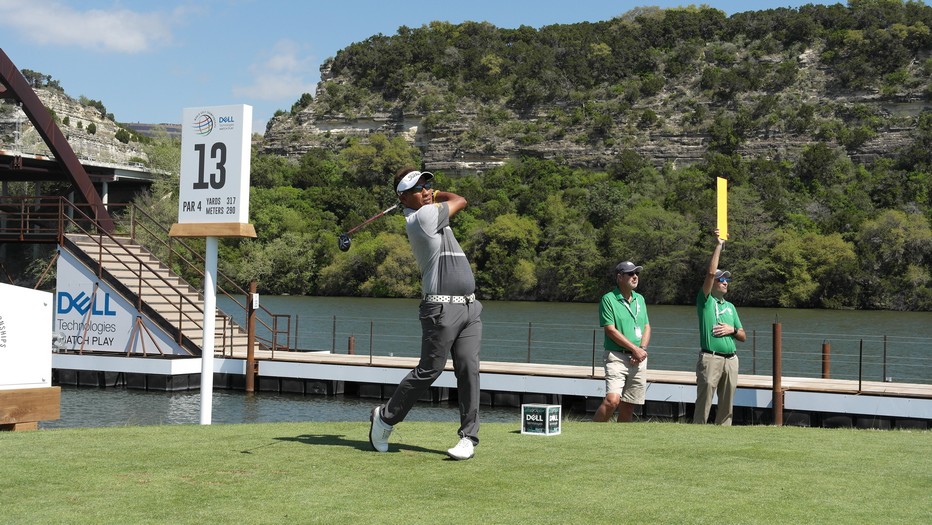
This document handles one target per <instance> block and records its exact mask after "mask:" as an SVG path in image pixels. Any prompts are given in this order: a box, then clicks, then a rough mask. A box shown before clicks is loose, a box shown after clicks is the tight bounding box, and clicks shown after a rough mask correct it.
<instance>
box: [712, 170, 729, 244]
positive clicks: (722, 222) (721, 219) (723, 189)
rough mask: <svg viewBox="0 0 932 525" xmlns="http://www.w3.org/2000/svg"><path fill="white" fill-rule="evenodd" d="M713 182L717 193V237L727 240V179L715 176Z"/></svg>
mask: <svg viewBox="0 0 932 525" xmlns="http://www.w3.org/2000/svg"><path fill="white" fill-rule="evenodd" d="M715 182H716V193H717V195H718V206H717V211H718V220H717V222H716V228H718V237H719V239H725V240H728V179H723V178H721V177H716V178H715Z"/></svg>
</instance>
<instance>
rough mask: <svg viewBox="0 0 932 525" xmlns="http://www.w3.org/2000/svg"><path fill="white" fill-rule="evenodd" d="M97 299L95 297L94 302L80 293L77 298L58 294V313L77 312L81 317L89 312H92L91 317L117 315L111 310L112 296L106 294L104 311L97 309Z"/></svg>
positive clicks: (63, 293) (66, 293)
mask: <svg viewBox="0 0 932 525" xmlns="http://www.w3.org/2000/svg"><path fill="white" fill-rule="evenodd" d="M97 306H98V305H97V298H96V297H95V298H94V300H93V301H92V300H91V298H90V297H89V296H88V295H87V294H85V293H84V292H81V293H79V294H78V295H77V296H72V295H71V294H70V293H68V292H58V313H59V314H66V313H68V312H70V311H71V310H77V312H78V313H79V314H81V315H84V314H86V313H87V310H88V309H90V310H91V315H106V316H111V315H116V314H117V313H116V311H115V310H112V309H111V308H110V294H109V293H104V308H103V310H101V309H99V308H98V307H97Z"/></svg>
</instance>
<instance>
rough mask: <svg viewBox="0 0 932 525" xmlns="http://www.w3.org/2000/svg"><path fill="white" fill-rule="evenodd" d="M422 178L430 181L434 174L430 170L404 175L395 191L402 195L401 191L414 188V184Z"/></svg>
mask: <svg viewBox="0 0 932 525" xmlns="http://www.w3.org/2000/svg"><path fill="white" fill-rule="evenodd" d="M421 178H423V179H424V180H425V181H428V180H430V179H432V178H434V174H433V173H431V172H429V171H412V172H409V173H408V174H407V175H405V176H404V177H402V179H401V180H400V181H398V186H397V187H396V188H395V191H397V192H398V194H399V195H400V194H401V192H403V191H406V190H410V189H411V188H413V187H414V185H415V184H417V181H419V180H421Z"/></svg>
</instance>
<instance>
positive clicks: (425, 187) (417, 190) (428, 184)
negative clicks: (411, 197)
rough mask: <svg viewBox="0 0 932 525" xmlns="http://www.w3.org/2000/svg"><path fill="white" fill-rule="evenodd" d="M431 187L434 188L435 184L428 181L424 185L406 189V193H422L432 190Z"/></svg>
mask: <svg viewBox="0 0 932 525" xmlns="http://www.w3.org/2000/svg"><path fill="white" fill-rule="evenodd" d="M431 186H433V182H432V181H427V182H425V183H424V184H416V185H414V186H411V187H410V188H408V189H406V190H405V191H410V192H414V193H420V192H422V191H424V190H429V189H430V188H431Z"/></svg>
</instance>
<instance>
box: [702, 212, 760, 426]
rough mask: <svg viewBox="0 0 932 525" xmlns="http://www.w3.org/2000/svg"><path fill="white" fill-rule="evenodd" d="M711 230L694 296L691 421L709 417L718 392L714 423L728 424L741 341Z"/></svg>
mask: <svg viewBox="0 0 932 525" xmlns="http://www.w3.org/2000/svg"><path fill="white" fill-rule="evenodd" d="M718 235H719V231H718V230H717V229H716V230H715V239H716V244H715V249H714V250H713V251H712V258H711V259H710V260H709V268H708V271H707V272H706V276H705V281H704V282H703V283H702V290H700V291H699V294H698V295H697V296H696V312H697V313H698V315H699V345H700V346H699V348H700V349H701V352H700V353H699V361H698V362H697V363H696V411H695V413H694V414H693V423H705V422H706V421H708V419H709V411H710V409H711V407H712V396H713V394H715V393H716V392H717V393H718V409H717V410H716V415H715V424H716V425H725V426H728V425H731V421H732V418H733V416H734V400H735V390H736V389H737V387H738V354H737V346H736V345H735V340H738V341H742V342H743V341H745V340H746V339H747V334H745V333H744V328H742V327H741V319H739V318H738V310H737V309H735V305H733V304H731V303H729V302H728V301H726V300H725V294H726V293H728V283H730V282H731V272H727V271H724V270H720V269H719V268H718V260H719V257H720V256H721V254H722V245H723V244H725V240H724V239H722V238H720V237H719V236H718Z"/></svg>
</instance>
